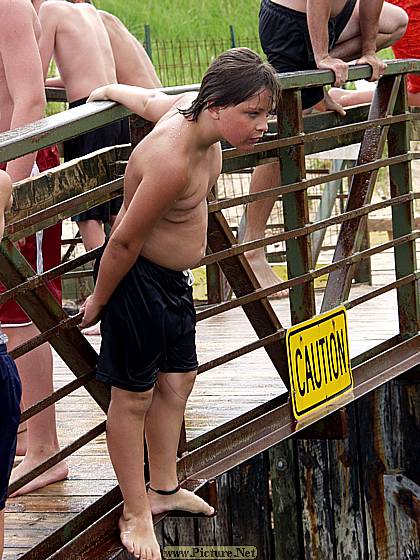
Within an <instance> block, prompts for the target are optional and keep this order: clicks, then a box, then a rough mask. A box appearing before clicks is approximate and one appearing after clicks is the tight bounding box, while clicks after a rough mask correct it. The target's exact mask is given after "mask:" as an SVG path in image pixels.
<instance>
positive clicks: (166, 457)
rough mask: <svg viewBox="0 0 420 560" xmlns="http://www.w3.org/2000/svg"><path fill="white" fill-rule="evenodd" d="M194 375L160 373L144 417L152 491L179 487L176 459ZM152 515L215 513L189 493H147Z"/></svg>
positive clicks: (194, 372)
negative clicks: (178, 510)
mask: <svg viewBox="0 0 420 560" xmlns="http://www.w3.org/2000/svg"><path fill="white" fill-rule="evenodd" d="M196 374H197V372H196V371H193V372H188V373H159V375H158V381H157V383H156V385H155V388H154V393H153V401H152V405H151V407H150V409H149V411H148V413H147V417H146V439H147V450H148V453H149V467H150V486H151V488H154V489H155V490H166V491H167V490H173V489H174V488H176V486H177V484H178V477H177V472H176V458H177V449H178V442H179V435H180V432H181V426H182V420H183V418H184V412H185V405H186V402H187V399H188V397H189V395H190V393H191V390H192V388H193V385H194V381H195V377H196ZM149 500H150V505H151V508H152V512H153V513H154V514H157V513H161V512H163V511H168V510H172V509H183V510H187V511H191V512H194V513H204V514H206V515H212V514H213V513H214V510H213V508H212V507H210V506H209V505H208V504H207V503H206V502H205V501H204V500H202V499H201V498H199V497H198V496H196V495H195V494H193V493H192V492H188V491H187V490H183V489H181V490H179V491H178V492H176V493H174V494H172V495H169V496H164V495H160V494H158V493H156V492H149Z"/></svg>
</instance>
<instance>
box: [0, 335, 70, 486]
mask: <svg viewBox="0 0 420 560" xmlns="http://www.w3.org/2000/svg"><path fill="white" fill-rule="evenodd" d="M4 331H5V332H6V333H7V335H8V337H9V349H12V348H15V347H16V346H19V345H20V344H22V343H23V342H25V341H27V340H29V339H30V338H32V337H33V336H36V335H37V334H39V331H38V329H37V328H36V327H35V325H29V326H22V327H16V328H8V329H4ZM16 365H17V367H18V370H19V375H20V378H21V380H22V387H23V401H24V403H25V406H27V407H30V406H32V405H33V404H35V403H37V402H38V401H40V400H42V399H44V398H45V397H47V396H48V395H50V394H51V393H52V392H53V361H52V353H51V347H50V346H49V344H43V345H42V346H39V347H38V348H35V349H34V350H32V351H31V352H29V353H28V354H25V355H23V356H22V357H20V358H18V359H17V360H16ZM59 450H60V447H59V444H58V438H57V429H56V423H55V406H49V407H48V408H46V409H45V410H43V411H42V412H40V413H38V414H36V415H35V416H33V417H32V418H31V419H30V420H29V421H28V450H27V453H26V455H25V458H24V459H23V461H22V462H21V463H20V464H19V465H18V466H17V467H16V468H15V469H13V473H12V476H11V482H14V481H15V480H17V479H18V478H20V477H22V476H23V475H25V474H26V473H27V472H29V471H30V470H32V469H34V468H35V467H37V466H38V465H39V464H40V463H42V462H44V461H45V460H46V459H48V458H49V457H51V456H52V455H54V454H55V453H57V452H58V451H59ZM67 474H68V468H67V464H66V463H65V462H64V461H62V462H60V463H58V464H57V465H55V466H54V467H52V468H51V469H49V470H48V471H46V472H45V473H44V474H42V475H40V476H39V477H37V478H35V479H34V480H33V481H32V482H29V483H28V484H27V485H26V486H24V487H23V488H21V489H20V490H18V491H17V492H16V493H15V494H14V496H19V495H21V494H26V493H28V492H33V491H34V490H36V489H38V488H42V487H43V486H46V485H47V484H51V483H53V482H56V481H58V480H63V479H64V478H66V476H67Z"/></svg>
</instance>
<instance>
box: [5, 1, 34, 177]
mask: <svg viewBox="0 0 420 560" xmlns="http://www.w3.org/2000/svg"><path fill="white" fill-rule="evenodd" d="M34 14H35V12H34V10H33V8H32V5H31V4H30V3H29V2H25V1H23V0H13V2H10V1H8V2H2V3H0V21H2V22H7V25H3V26H2V30H1V33H0V53H1V57H2V61H3V67H4V72H5V76H6V83H7V88H8V90H9V94H10V97H11V99H12V102H13V110H12V113H11V121H10V128H11V129H13V128H16V127H19V126H23V125H26V124H28V123H31V122H34V121H37V120H39V119H41V118H42V116H43V114H44V108H45V93H44V81H43V79H42V66H41V57H40V55H39V50H38V44H37V39H36V36H35V30H34ZM35 157H36V153H32V154H28V155H26V156H23V157H21V158H18V159H16V160H13V161H11V162H9V163H8V164H7V171H8V173H9V174H10V176H11V178H12V181H13V182H15V181H20V180H22V179H25V178H26V177H28V176H29V175H30V174H31V170H32V167H33V164H34V162H35Z"/></svg>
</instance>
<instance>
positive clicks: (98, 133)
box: [63, 98, 130, 223]
mask: <svg viewBox="0 0 420 560" xmlns="http://www.w3.org/2000/svg"><path fill="white" fill-rule="evenodd" d="M86 99H87V98H84V99H79V100H77V101H73V102H71V103H69V109H73V107H79V106H80V105H84V104H85V103H86ZM129 143H130V128H129V124H128V117H127V118H125V119H122V120H121V121H116V122H113V123H110V124H107V125H106V126H103V127H101V128H98V129H97V130H91V131H90V132H85V133H84V134H81V135H80V136H77V137H76V138H71V139H70V140H65V142H64V143H63V146H64V161H70V160H72V159H76V158H79V157H82V156H85V155H87V154H90V153H92V152H95V151H96V150H99V149H101V148H107V147H108V146H118V145H119V144H129ZM122 201H123V198H122V196H119V197H117V198H113V199H112V200H110V201H109V202H105V203H103V204H100V205H99V206H95V207H93V208H90V209H89V210H86V212H82V213H81V214H77V215H76V216H73V217H72V220H73V221H75V222H83V221H85V220H98V221H100V222H103V223H110V220H111V216H116V215H117V214H118V212H119V210H120V208H121V205H122Z"/></svg>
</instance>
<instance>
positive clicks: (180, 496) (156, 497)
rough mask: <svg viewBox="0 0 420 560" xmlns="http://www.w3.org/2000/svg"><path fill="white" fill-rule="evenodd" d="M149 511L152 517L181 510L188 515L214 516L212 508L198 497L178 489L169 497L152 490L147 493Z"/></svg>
mask: <svg viewBox="0 0 420 560" xmlns="http://www.w3.org/2000/svg"><path fill="white" fill-rule="evenodd" d="M147 495H148V497H149V503H150V509H151V510H152V513H153V515H158V514H159V513H165V512H167V511H173V510H182V511H188V512H190V513H203V514H204V515H208V516H211V515H213V514H214V508H213V507H211V506H209V504H208V503H207V502H205V501H204V500H203V499H202V498H200V496H197V495H196V494H194V493H193V492H190V491H189V490H185V489H184V488H180V489H179V490H178V492H175V493H174V494H170V495H169V496H162V495H161V494H158V493H157V492H154V491H153V490H152V489H149V492H148V494H147Z"/></svg>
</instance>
